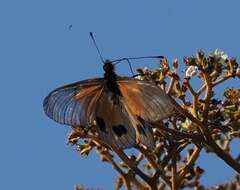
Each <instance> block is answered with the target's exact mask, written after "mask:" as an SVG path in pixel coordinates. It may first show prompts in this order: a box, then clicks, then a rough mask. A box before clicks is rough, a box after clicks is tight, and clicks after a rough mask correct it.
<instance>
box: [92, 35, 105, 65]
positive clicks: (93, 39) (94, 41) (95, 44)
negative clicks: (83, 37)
mask: <svg viewBox="0 0 240 190" xmlns="http://www.w3.org/2000/svg"><path fill="white" fill-rule="evenodd" d="M90 37H91V39H92V41H93V44H94V46H95V47H96V49H97V52H98V55H99V57H100V59H101V61H102V62H103V63H104V62H105V61H104V59H103V56H102V54H101V52H100V50H99V48H98V46H97V43H96V40H95V38H94V36H93V33H92V32H90Z"/></svg>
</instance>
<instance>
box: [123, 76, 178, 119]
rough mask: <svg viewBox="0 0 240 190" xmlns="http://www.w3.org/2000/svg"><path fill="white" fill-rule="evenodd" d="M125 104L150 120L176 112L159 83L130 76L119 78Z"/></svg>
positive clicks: (163, 117) (131, 110)
mask: <svg viewBox="0 0 240 190" xmlns="http://www.w3.org/2000/svg"><path fill="white" fill-rule="evenodd" d="M118 83H119V86H120V89H121V92H122V94H123V101H124V105H125V106H126V107H127V109H128V110H129V111H130V112H131V113H132V114H134V115H137V116H140V117H141V118H143V119H144V120H146V121H148V122H155V121H159V120H162V119H165V118H167V117H168V116H170V115H171V114H173V112H174V106H173V105H172V103H171V101H170V99H169V97H168V95H167V94H166V93H165V92H164V91H163V90H162V89H160V88H159V87H158V86H157V85H155V84H154V83H152V82H149V81H143V80H138V79H133V78H128V77H122V78H119V79H118Z"/></svg>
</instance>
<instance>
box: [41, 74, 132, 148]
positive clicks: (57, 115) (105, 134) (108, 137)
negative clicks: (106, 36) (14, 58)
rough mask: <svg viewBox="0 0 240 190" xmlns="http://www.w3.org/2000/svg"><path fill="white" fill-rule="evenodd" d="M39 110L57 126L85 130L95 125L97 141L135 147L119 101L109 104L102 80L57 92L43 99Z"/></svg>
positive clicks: (121, 146) (88, 81)
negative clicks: (90, 125) (41, 108)
mask: <svg viewBox="0 0 240 190" xmlns="http://www.w3.org/2000/svg"><path fill="white" fill-rule="evenodd" d="M119 98H120V97H119ZM43 107H44V111H45V113H46V114H47V115H48V117H50V118H51V119H53V120H54V121H56V122H58V123H61V124H66V125H71V126H77V125H78V126H86V125H88V124H93V122H94V121H96V129H97V132H98V134H99V136H100V138H101V140H103V141H104V142H105V143H107V144H109V145H111V146H115V147H118V148H130V147H133V146H134V145H135V144H136V132H135V129H134V127H133V126H132V123H131V120H130V118H129V115H128V113H127V112H126V110H125V109H124V106H123V105H122V102H121V100H120V101H119V102H118V104H114V103H113V100H112V93H111V92H110V91H109V90H108V89H107V88H106V85H105V83H104V79H101V78H100V79H93V80H85V81H80V82H77V83H73V84H70V85H66V86H63V87H60V88H57V89H56V90H54V91H52V92H51V93H50V94H49V95H48V96H47V97H46V98H45V99H44V102H43Z"/></svg>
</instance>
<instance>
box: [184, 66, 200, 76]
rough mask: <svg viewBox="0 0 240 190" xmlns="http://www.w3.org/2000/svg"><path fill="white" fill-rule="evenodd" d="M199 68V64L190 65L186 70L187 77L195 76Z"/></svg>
mask: <svg viewBox="0 0 240 190" xmlns="http://www.w3.org/2000/svg"><path fill="white" fill-rule="evenodd" d="M197 70H198V68H197V66H193V65H191V66H189V67H188V68H187V70H186V72H185V75H186V77H187V78H191V77H193V76H194V75H196V74H197Z"/></svg>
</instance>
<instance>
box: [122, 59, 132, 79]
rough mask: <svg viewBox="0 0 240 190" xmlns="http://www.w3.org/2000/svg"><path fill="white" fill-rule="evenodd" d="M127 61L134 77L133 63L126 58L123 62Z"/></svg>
mask: <svg viewBox="0 0 240 190" xmlns="http://www.w3.org/2000/svg"><path fill="white" fill-rule="evenodd" d="M125 60H126V61H127V62H128V65H129V68H130V70H131V73H132V75H133V76H134V72H133V68H132V65H131V62H130V61H129V60H128V59H127V58H124V59H123V60H122V61H125Z"/></svg>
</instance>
